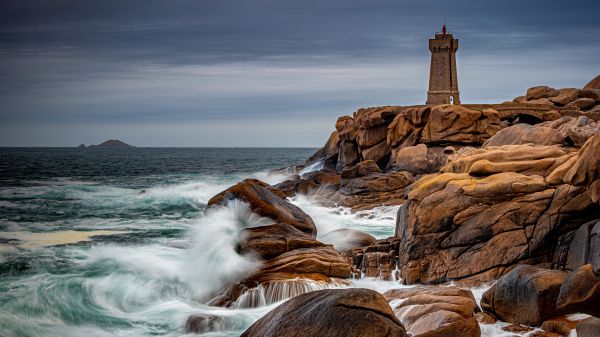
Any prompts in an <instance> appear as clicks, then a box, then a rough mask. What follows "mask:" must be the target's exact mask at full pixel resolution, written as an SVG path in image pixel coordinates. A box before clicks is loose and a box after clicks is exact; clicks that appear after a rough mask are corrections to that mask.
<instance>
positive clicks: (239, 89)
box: [0, 0, 600, 146]
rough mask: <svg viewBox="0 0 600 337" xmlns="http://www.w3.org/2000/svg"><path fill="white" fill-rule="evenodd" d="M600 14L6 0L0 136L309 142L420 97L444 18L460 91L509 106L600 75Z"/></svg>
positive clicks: (542, 7) (284, 1) (9, 139)
mask: <svg viewBox="0 0 600 337" xmlns="http://www.w3.org/2000/svg"><path fill="white" fill-rule="evenodd" d="M599 9H600V5H599V4H598V3H597V2H596V1H576V2H572V3H569V4H568V5H567V4H566V3H564V2H558V1H527V2H524V1H513V0H509V1H502V2H493V3H489V2H484V1H452V2H447V1H432V0H428V1H421V2H418V3H417V2H413V1H398V0H396V1H392V0H388V1H385V0H384V1H366V0H362V1H359V0H328V1H316V0H308V1H306V0H305V1H291V0H278V1H275V0H253V1H247V0H224V1H197V0H179V1H155V0H153V1H148V0H146V1H141V0H134V1H132V0H130V1H116V0H105V1H94V2H87V1H77V0H68V1H67V0H55V1H44V0H22V1H4V2H2V3H0V80H1V81H2V83H4V85H3V86H1V87H0V101H2V108H1V109H0V146H1V145H4V146H12V145H49V146H50V145H53V146H69V145H76V144H78V143H81V142H86V143H94V142H99V141H101V140H103V139H104V138H109V137H113V138H123V139H128V140H129V141H130V142H132V143H135V144H136V145H154V146H157V145H165V146H166V145H169V146H175V145H182V146H183V145H185V146H217V145H223V146H224V145H229V146H235V145H247V146H253V145H260V146H268V145H270V144H271V145H286V146H316V145H319V144H320V143H321V142H322V139H323V138H324V137H326V136H327V130H331V129H332V127H333V122H334V121H335V118H336V117H337V116H339V115H341V114H349V113H352V111H354V110H356V109H357V108H359V107H361V106H372V105H385V104H417V103H422V102H423V101H424V99H425V92H426V87H427V75H428V62H429V51H428V50H427V38H429V37H430V36H431V35H432V33H433V32H434V31H435V30H436V29H439V25H440V23H441V22H442V21H443V20H444V16H446V17H447V20H448V24H449V27H450V29H451V30H453V31H455V33H456V35H457V37H458V38H459V39H460V40H461V47H460V49H459V55H458V62H459V83H460V86H461V93H462V98H463V100H464V101H471V102H497V101H502V100H506V99H510V98H512V97H514V96H517V95H519V94H521V93H522V92H523V91H524V90H525V89H526V88H527V87H529V86H533V85H538V84H549V85H553V86H556V87H569V86H577V87H580V86H581V85H583V84H584V83H585V82H586V81H587V80H589V79H590V78H592V77H594V76H595V75H596V74H597V73H598V72H599V70H600V62H599V61H598V57H597V55H600V35H599V34H598V31H599V28H600V23H598V22H597V20H596V13H597V12H598V10H599ZM300 121H301V122H300ZM291 123H294V127H293V128H291ZM286 125H289V126H288V127H287V128H286ZM208 126H209V127H208ZM194 128H195V130H196V131H194ZM214 130H223V132H215V131H214ZM225 130H230V131H231V132H225ZM267 130H271V131H267ZM292 133H293V134H292ZM109 134H110V135H109ZM158 135H160V137H159V136H158ZM164 135H170V136H169V137H166V138H165V136H164ZM225 135H228V136H225ZM231 135H236V137H231ZM296 135H297V136H296ZM282 138H284V139H285V140H283V141H282V140H281V139H282ZM158 140H160V141H161V142H158Z"/></svg>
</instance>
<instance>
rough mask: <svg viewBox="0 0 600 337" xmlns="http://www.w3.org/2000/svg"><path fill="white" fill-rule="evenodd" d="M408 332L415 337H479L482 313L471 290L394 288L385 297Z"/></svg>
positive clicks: (424, 287) (421, 287) (426, 287)
mask: <svg viewBox="0 0 600 337" xmlns="http://www.w3.org/2000/svg"><path fill="white" fill-rule="evenodd" d="M383 295H384V296H385V298H386V299H387V300H388V301H390V306H391V307H392V308H393V309H394V314H395V315H396V317H398V319H399V320H400V322H401V323H402V326H404V328H405V329H406V332H407V333H409V334H410V335H411V336H414V337H444V336H463V337H479V336H480V335H481V331H480V329H479V324H478V323H477V320H476V319H475V316H474V314H475V312H477V311H479V307H478V306H477V302H476V301H475V298H474V297H473V294H472V293H471V291H470V290H466V289H460V288H457V287H453V286H450V287H436V286H417V287H413V288H404V289H391V290H388V291H386V292H385V293H384V294H383Z"/></svg>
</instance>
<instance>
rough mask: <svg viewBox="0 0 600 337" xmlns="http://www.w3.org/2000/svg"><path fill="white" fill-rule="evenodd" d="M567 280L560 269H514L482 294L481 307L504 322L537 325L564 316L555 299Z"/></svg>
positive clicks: (526, 267)
mask: <svg viewBox="0 0 600 337" xmlns="http://www.w3.org/2000/svg"><path fill="white" fill-rule="evenodd" d="M566 277H567V273H565V272H562V271H559V270H549V269H543V268H538V267H534V266H529V265H520V266H517V267H515V268H514V269H513V270H512V271H511V272H509V273H508V274H506V275H504V276H502V277H500V279H498V282H497V283H496V284H495V285H493V286H492V287H491V288H490V289H489V290H487V291H486V292H485V293H484V294H483V297H482V299H481V308H482V309H483V310H484V311H488V312H491V313H492V314H493V315H494V316H496V317H498V318H500V319H501V320H503V321H506V322H511V323H515V324H524V325H530V326H540V325H541V324H542V323H543V322H544V321H545V320H547V319H549V318H552V317H556V316H560V315H561V314H563V313H564V311H563V310H560V309H558V308H557V307H556V300H557V298H558V295H559V292H560V288H561V285H562V284H563V281H564V280H565V278H566Z"/></svg>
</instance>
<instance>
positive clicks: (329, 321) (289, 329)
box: [242, 289, 406, 337]
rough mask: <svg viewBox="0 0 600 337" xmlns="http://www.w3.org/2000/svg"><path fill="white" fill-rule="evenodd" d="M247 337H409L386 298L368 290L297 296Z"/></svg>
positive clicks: (264, 319) (262, 319)
mask: <svg viewBox="0 0 600 337" xmlns="http://www.w3.org/2000/svg"><path fill="white" fill-rule="evenodd" d="M242 336H243V337H254V336H256V337H259V336H260V337H262V336H274V337H275V336H281V337H283V336H286V337H288V336H289V337H294V336H302V337H311V336H314V337H318V336H340V337H342V336H344V337H352V336H356V337H379V336H382V337H383V336H386V337H392V336H393V337H396V336H397V337H402V336H406V334H405V331H404V329H403V328H402V326H401V324H400V322H399V321H398V319H397V318H396V316H395V315H394V313H393V311H392V309H391V308H390V306H389V305H388V303H387V301H386V300H385V298H384V297H383V296H382V295H381V294H379V293H377V292H375V291H373V290H367V289H344V290H321V291H315V292H311V293H307V294H304V295H300V296H297V297H295V298H293V299H291V300H289V301H287V302H285V303H284V304H282V305H280V306H279V307H277V308H276V309H274V310H273V311H271V312H269V313H268V314H267V315H265V316H264V317H263V318H261V319H259V320H258V321H257V322H256V323H254V324H253V325H252V326H251V327H250V328H248V330H246V331H245V332H244V333H243V334H242Z"/></svg>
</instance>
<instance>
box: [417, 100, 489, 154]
mask: <svg viewBox="0 0 600 337" xmlns="http://www.w3.org/2000/svg"><path fill="white" fill-rule="evenodd" d="M499 130H500V116H499V114H498V112H497V111H495V110H492V109H486V110H483V111H477V110H471V109H468V108H466V107H464V106H461V105H438V106H435V107H433V108H432V109H431V114H430V117H429V122H428V123H427V125H426V126H425V128H424V130H423V133H422V135H421V141H422V142H423V143H426V144H427V143H434V144H436V143H437V144H439V143H460V144H483V142H485V141H486V140H487V139H489V138H490V137H492V136H493V135H495V134H496V132H498V131H499Z"/></svg>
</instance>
